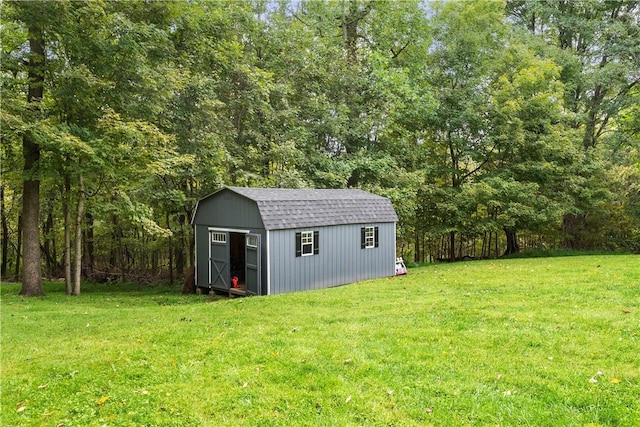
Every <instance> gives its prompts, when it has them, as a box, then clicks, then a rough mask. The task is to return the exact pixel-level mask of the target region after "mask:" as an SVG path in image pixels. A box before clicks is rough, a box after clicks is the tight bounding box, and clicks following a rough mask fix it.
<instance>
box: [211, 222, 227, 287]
mask: <svg viewBox="0 0 640 427" xmlns="http://www.w3.org/2000/svg"><path fill="white" fill-rule="evenodd" d="M209 241H210V242H211V245H210V250H209V285H210V286H212V287H216V288H224V289H228V288H229V280H228V279H229V268H230V267H229V233H227V232H225V231H218V230H211V231H209Z"/></svg>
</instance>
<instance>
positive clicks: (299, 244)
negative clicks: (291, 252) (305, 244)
mask: <svg viewBox="0 0 640 427" xmlns="http://www.w3.org/2000/svg"><path fill="white" fill-rule="evenodd" d="M296 256H302V233H296Z"/></svg>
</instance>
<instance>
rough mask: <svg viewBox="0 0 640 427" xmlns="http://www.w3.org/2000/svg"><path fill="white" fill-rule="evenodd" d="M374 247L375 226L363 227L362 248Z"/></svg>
mask: <svg viewBox="0 0 640 427" xmlns="http://www.w3.org/2000/svg"><path fill="white" fill-rule="evenodd" d="M375 247H376V228H375V227H364V248H365V249H373V248H375Z"/></svg>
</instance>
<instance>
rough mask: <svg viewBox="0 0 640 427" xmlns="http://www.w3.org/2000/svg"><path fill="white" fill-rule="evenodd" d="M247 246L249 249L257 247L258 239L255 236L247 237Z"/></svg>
mask: <svg viewBox="0 0 640 427" xmlns="http://www.w3.org/2000/svg"><path fill="white" fill-rule="evenodd" d="M247 246H249V247H250V248H257V247H258V237H257V236H248V237H247Z"/></svg>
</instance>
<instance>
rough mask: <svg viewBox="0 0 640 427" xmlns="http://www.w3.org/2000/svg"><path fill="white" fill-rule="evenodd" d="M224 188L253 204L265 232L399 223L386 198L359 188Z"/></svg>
mask: <svg viewBox="0 0 640 427" xmlns="http://www.w3.org/2000/svg"><path fill="white" fill-rule="evenodd" d="M225 188H226V189H227V190H230V191H232V192H234V193H237V194H239V195H241V196H243V197H246V198H247V199H250V200H253V201H254V202H256V204H257V206H258V210H259V211H260V215H261V217H262V221H263V223H264V227H265V229H267V230H281V229H287V228H302V227H319V226H325V225H344V224H366V223H375V222H397V221H398V216H397V215H396V212H395V210H394V209H393V206H392V205H391V202H390V201H389V199H387V198H385V197H382V196H377V195H375V194H372V193H368V192H366V191H363V190H358V189H348V190H316V189H290V188H246V187H225ZM221 191H223V190H221ZM214 194H215V193H214Z"/></svg>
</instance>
